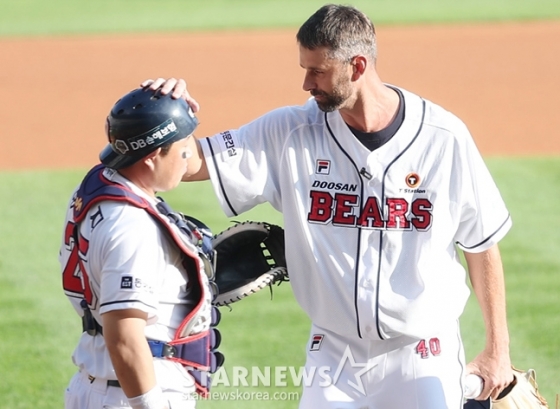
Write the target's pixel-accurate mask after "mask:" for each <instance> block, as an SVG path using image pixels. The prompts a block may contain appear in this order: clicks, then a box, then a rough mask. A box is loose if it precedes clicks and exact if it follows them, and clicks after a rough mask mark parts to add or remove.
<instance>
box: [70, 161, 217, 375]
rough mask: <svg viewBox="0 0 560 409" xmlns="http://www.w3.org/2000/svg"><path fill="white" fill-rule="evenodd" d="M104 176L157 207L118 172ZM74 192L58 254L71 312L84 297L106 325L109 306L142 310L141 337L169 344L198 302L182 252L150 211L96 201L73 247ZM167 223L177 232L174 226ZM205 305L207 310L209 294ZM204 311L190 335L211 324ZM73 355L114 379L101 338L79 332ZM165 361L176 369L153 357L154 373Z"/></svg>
mask: <svg viewBox="0 0 560 409" xmlns="http://www.w3.org/2000/svg"><path fill="white" fill-rule="evenodd" d="M103 175H104V176H105V177H106V178H107V179H109V180H111V181H113V182H116V183H119V184H121V185H123V186H125V187H126V188H128V189H130V190H131V191H132V192H134V193H135V194H136V195H138V196H140V197H142V198H145V199H146V200H148V202H149V203H150V204H151V205H152V206H153V207H154V209H156V207H155V205H156V203H157V200H156V199H153V198H151V197H149V196H148V195H146V194H145V193H144V192H143V191H141V190H140V189H139V188H138V187H136V186H135V185H134V184H133V183H131V182H130V181H128V180H127V179H125V178H124V177H122V176H121V175H120V174H118V173H117V172H115V171H112V170H109V169H105V170H104V172H103ZM76 191H77V190H76ZM76 191H75V192H74V193H73V195H72V198H71V200H70V203H69V204H68V209H67V214H66V220H65V229H64V232H65V233H64V237H63V240H62V244H61V247H60V255H59V261H60V264H61V268H62V279H63V286H64V292H65V294H66V295H67V297H68V299H69V300H70V302H71V303H72V305H73V306H74V308H75V309H76V312H77V313H78V314H79V315H80V316H82V315H83V311H82V309H81V307H80V301H81V300H82V299H84V298H85V299H86V301H87V302H88V304H89V305H90V308H91V311H92V313H93V316H94V317H95V320H96V321H97V322H98V323H99V324H100V325H101V326H103V315H102V314H104V313H106V312H108V311H112V310H117V309H129V308H133V309H139V310H141V311H144V312H146V313H147V314H148V322H147V324H148V325H147V326H146V330H145V334H146V338H149V339H152V340H160V341H166V342H168V341H171V340H172V339H173V337H174V335H175V332H176V329H177V328H178V327H179V326H180V324H181V322H182V320H183V319H184V318H185V316H186V315H187V313H188V312H189V311H191V310H192V308H193V307H194V304H195V301H196V299H194V300H193V299H192V298H193V297H189V294H188V291H189V290H188V282H187V278H186V277H187V276H186V273H185V269H184V267H183V264H182V260H183V259H182V257H183V256H182V253H181V251H180V250H179V248H178V247H177V245H176V244H175V243H174V242H173V241H172V239H171V238H170V237H169V236H168V234H167V233H166V232H165V231H164V230H163V228H162V226H160V225H158V223H157V222H156V221H155V220H154V218H153V217H152V216H150V215H149V214H148V212H147V211H145V210H143V209H141V208H138V207H136V206H133V205H131V204H128V203H126V202H116V201H101V202H98V203H96V204H94V205H93V206H92V208H91V209H90V210H89V211H88V213H87V215H86V216H85V218H84V219H83V221H82V222H81V223H80V239H79V242H80V243H79V245H78V246H77V247H75V246H74V238H73V236H72V226H73V225H74V224H73V221H74V217H73V210H74V206H75V205H76ZM164 219H165V217H164ZM171 227H172V228H173V229H175V230H176V231H177V233H178V234H179V235H181V233H180V232H179V230H178V229H177V228H176V227H175V226H174V225H171ZM184 242H185V243H184V244H185V245H186V246H190V247H192V252H193V254H198V250H197V249H196V248H195V246H194V245H192V244H191V243H190V241H189V240H185V241H184ZM77 248H79V252H78V251H76V250H77ZM200 265H202V263H200ZM82 268H83V269H85V270H86V272H87V277H88V280H87V282H86V283H85V287H83V284H82V273H81V269H82ZM201 275H204V274H201ZM207 304H208V307H209V306H210V299H208V300H207ZM201 314H206V315H207V316H206V317H201V318H202V319H199V320H198V322H205V323H206V324H204V325H205V326H204V327H200V328H196V325H199V326H200V324H195V328H193V330H192V333H197V332H200V331H202V330H205V329H207V327H208V325H207V323H209V322H210V310H209V308H206V309H202V312H201ZM72 359H73V361H74V363H75V364H76V365H77V366H78V367H79V368H80V369H82V370H84V371H85V372H86V373H87V374H89V375H92V376H94V377H96V378H102V379H116V375H115V373H114V369H113V366H112V364H111V360H110V357H109V354H108V351H107V348H106V346H105V341H104V338H103V336H102V335H97V336H90V335H87V334H86V333H83V334H82V336H81V338H80V340H79V343H78V345H77V347H76V349H75V351H74V354H73V356H72ZM169 365H173V366H178V367H180V365H178V364H175V363H173V362H171V361H167V362H165V360H156V366H155V369H156V374H157V373H158V371H160V370H164V369H163V368H164V367H166V366H169ZM175 370H176V369H175ZM180 372H181V373H182V374H183V376H185V377H189V376H190V375H188V374H187V372H186V371H183V370H181V371H180ZM178 381H180V380H179V379H178ZM191 384H192V382H191Z"/></svg>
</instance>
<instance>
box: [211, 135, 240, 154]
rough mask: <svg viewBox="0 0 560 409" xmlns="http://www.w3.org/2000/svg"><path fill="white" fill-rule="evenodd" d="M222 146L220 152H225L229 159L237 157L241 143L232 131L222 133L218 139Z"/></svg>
mask: <svg viewBox="0 0 560 409" xmlns="http://www.w3.org/2000/svg"><path fill="white" fill-rule="evenodd" d="M216 140H217V141H218V143H219V144H220V148H221V149H220V150H221V151H222V152H224V153H225V154H226V155H227V156H228V157H230V158H231V157H233V156H236V155H237V149H239V142H238V141H237V137H236V135H235V133H232V132H230V131H225V132H222V133H220V134H219V135H218V137H217V138H216Z"/></svg>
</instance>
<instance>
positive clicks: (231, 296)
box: [212, 221, 288, 306]
mask: <svg viewBox="0 0 560 409" xmlns="http://www.w3.org/2000/svg"><path fill="white" fill-rule="evenodd" d="M212 245H213V248H214V251H215V252H216V272H215V274H216V276H215V283H216V285H217V286H218V295H217V296H216V298H215V299H214V304H215V305H217V306H224V305H228V304H231V303H234V302H236V301H239V300H241V299H243V298H245V297H247V296H248V295H250V294H253V293H256V292H257V291H259V290H261V289H263V288H265V287H266V286H270V287H271V288H272V285H273V284H275V283H278V284H280V283H281V282H282V281H288V271H287V268H286V256H285V251H284V230H283V229H282V227H280V226H276V225H273V224H269V223H265V222H254V221H245V222H242V223H237V222H236V223H235V224H234V225H233V226H231V227H230V228H228V229H227V230H224V231H222V232H221V233H219V234H217V235H216V236H214V238H213V242H212Z"/></svg>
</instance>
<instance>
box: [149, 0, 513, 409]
mask: <svg viewBox="0 0 560 409" xmlns="http://www.w3.org/2000/svg"><path fill="white" fill-rule="evenodd" d="M297 40H298V43H299V52H300V65H301V67H302V68H303V69H304V70H305V76H304V81H303V88H304V90H306V91H309V92H310V93H311V95H312V98H310V99H309V100H308V101H307V103H306V104H305V105H303V106H292V107H284V108H280V109H276V110H274V111H272V112H269V113H267V114H265V115H264V116H262V117H260V118H258V119H256V120H254V121H253V122H251V123H249V124H247V125H245V126H242V127H240V128H239V129H236V130H229V131H226V132H222V133H220V134H218V135H215V136H213V137H211V138H206V139H200V140H198V141H197V140H195V139H192V140H191V146H192V147H193V150H194V149H195V148H196V147H198V150H197V152H198V155H194V156H193V157H192V158H191V161H190V162H189V168H188V171H187V174H186V175H185V178H184V180H193V179H194V180H201V179H207V178H210V179H211V180H212V183H213V185H214V189H215V192H216V194H217V196H218V199H219V202H220V204H221V205H222V207H223V209H224V211H225V213H226V214H227V215H228V216H236V215H238V214H240V213H243V212H245V211H247V210H249V209H251V208H252V207H254V206H256V205H258V204H260V203H263V202H269V203H271V204H272V206H273V207H274V208H275V209H277V210H279V211H281V212H282V213H283V215H284V229H285V235H286V246H287V247H286V257H287V261H288V271H289V274H290V281H291V283H292V287H293V291H294V293H295V296H296V298H297V301H298V302H299V304H301V306H302V307H303V309H304V310H305V311H306V312H307V314H308V315H309V317H310V318H311V320H312V328H311V336H310V341H309V344H308V348H307V350H308V352H307V361H306V370H307V373H308V374H310V373H315V374H317V373H318V371H319V368H322V370H323V372H321V373H322V374H328V375H329V377H326V376H322V377H317V376H316V377H314V378H313V382H312V383H311V384H310V385H305V386H304V391H303V397H302V400H301V403H300V408H302V409H311V408H319V407H320V408H332V409H335V408H336V409H340V408H354V409H358V408H360V409H362V408H370V409H380V408H383V409H386V408H407V409H415V408H416V409H443V408H448V409H449V408H453V409H459V408H462V406H463V402H464V394H463V386H464V385H463V383H464V379H465V376H466V374H467V373H469V372H473V373H476V374H478V375H480V376H481V377H482V378H483V379H484V381H485V383H484V389H483V391H482V393H481V394H480V395H479V396H478V398H479V399H486V398H488V397H489V396H493V397H496V396H497V395H498V393H499V392H500V390H501V389H503V388H504V387H505V386H506V385H507V384H509V382H510V381H511V380H512V371H511V365H510V358H509V346H508V345H509V335H508V329H507V323H506V311H505V295H504V291H505V290H504V280H503V271H502V265H501V260H500V253H499V250H498V245H497V243H498V241H499V240H500V239H502V238H503V237H504V235H505V234H506V232H507V231H508V229H509V228H510V225H511V220H510V215H509V213H508V211H507V209H506V207H505V205H504V203H503V201H502V198H501V196H500V193H499V192H498V189H497V187H496V185H495V183H494V182H493V180H492V178H491V175H490V173H489V172H488V170H487V168H486V166H485V164H484V162H483V160H482V158H481V155H480V154H479V152H478V150H477V148H476V146H475V143H474V142H473V139H472V137H471V135H470V134H469V131H468V129H467V127H466V126H465V124H463V122H461V120H460V119H458V118H457V117H456V116H454V115H453V114H451V113H449V112H447V111H446V110H444V109H443V108H441V107H439V106H437V105H436V104H434V103H432V102H430V101H428V100H426V99H423V98H421V97H419V96H417V95H414V94H412V93H410V92H408V91H406V90H405V89H402V88H399V87H396V86H392V85H388V84H385V83H383V82H382V81H381V79H380V78H379V76H378V74H377V71H376V68H375V63H376V57H377V56H376V37H375V31H374V27H373V25H372V23H371V21H370V20H369V19H368V18H367V17H366V16H365V15H364V14H363V13H361V12H360V11H358V10H356V9H354V8H352V7H346V6H338V5H327V6H324V7H322V8H321V9H319V10H318V11H317V12H316V13H315V14H314V15H312V16H311V17H310V18H309V19H308V20H307V21H306V22H305V23H304V24H303V26H302V27H301V28H300V30H299V32H298V34H297ZM142 85H143V86H146V87H149V86H151V87H155V88H157V87H159V86H161V85H163V92H169V93H172V95H173V96H174V97H176V98H180V97H181V98H184V99H186V100H187V101H188V102H189V104H190V105H191V106H192V107H193V109H195V110H196V109H198V104H197V103H196V101H195V100H194V99H193V98H192V97H191V96H190V95H189V94H188V92H187V90H186V85H185V82H184V81H183V80H178V81H177V80H175V79H173V78H171V79H168V80H164V79H162V78H160V79H157V80H155V81H151V80H147V81H145V82H144V83H143V84H142ZM195 144H196V145H197V146H195ZM458 249H460V250H462V251H463V252H464V254H465V257H466V261H467V264H468V274H469V277H470V281H471V282H472V285H473V288H474V292H475V294H476V296H477V298H478V300H479V303H480V306H481V308H482V312H483V317H484V321H485V324H486V339H487V342H486V347H485V349H484V350H483V351H482V352H481V353H480V354H479V355H478V356H477V357H476V358H475V359H474V361H473V362H472V363H470V365H469V367H468V368H467V365H466V364H465V357H464V352H463V345H462V341H461V336H460V330H459V325H458V319H459V316H460V315H461V313H462V311H463V308H464V306H465V302H466V300H467V298H468V296H469V290H468V287H467V284H466V271H465V269H464V268H463V267H462V265H461V263H460V261H459V255H458ZM325 368H327V369H328V370H326V371H325ZM314 370H315V372H313V371H314ZM326 378H328V379H326Z"/></svg>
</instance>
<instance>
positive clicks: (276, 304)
mask: <svg viewBox="0 0 560 409" xmlns="http://www.w3.org/2000/svg"><path fill="white" fill-rule="evenodd" d="M322 4H323V2H317V1H311V0H307V1H298V0H287V1H285V2H278V1H271V0H260V1H259V0H253V1H249V0H241V1H226V0H207V1H205V2H203V3H202V2H195V1H192V0H173V1H172V0H162V1H156V0H136V1H135V2H130V1H124V0H111V1H109V0H97V1H95V2H87V3H86V2H76V1H72V0H52V1H49V2H45V1H43V0H0V10H1V11H2V12H1V13H0V36H32V35H61V34H67V33H75V34H87V33H92V32H140V31H143V32H147V31H161V30H196V29H230V28H236V29H240V28H241V29H245V28H256V27H283V26H297V25H299V24H300V23H301V22H302V21H303V20H304V19H305V18H306V17H307V16H308V15H309V14H310V13H312V12H313V11H314V10H315V9H316V8H318V7H319V6H320V5H322ZM352 4H355V5H356V6H358V7H360V8H362V9H363V10H364V11H366V12H367V13H368V14H369V15H370V16H372V18H373V19H374V21H376V22H378V23H382V24H396V23H434V22H445V23H455V22H459V21H486V20H495V21H501V20H509V19H521V20H523V19H546V18H560V2H558V1H557V0H554V1H551V0H535V1H531V2H529V1H526V0H509V1H508V0H472V1H470V2H460V1H457V0H425V1H418V0H399V1H389V0H376V1H371V0H357V1H354V2H352ZM286 9H289V10H290V12H289V13H286V12H285V10H286ZM488 164H489V167H490V170H491V172H492V174H493V175H494V176H495V178H496V181H497V183H498V185H499V187H500V189H501V190H502V193H503V196H504V199H505V200H506V203H507V204H508V207H509V208H510V211H511V213H512V217H513V220H514V227H513V229H512V231H511V232H510V234H509V235H508V236H507V237H506V238H505V239H504V240H503V241H502V243H501V249H502V254H503V259H504V266H505V270H506V280H507V291H508V294H507V295H508V315H509V325H510V333H511V355H512V358H513V362H514V363H515V364H516V365H517V366H518V367H520V368H528V367H533V368H535V369H536V370H537V373H538V376H539V378H538V380H539V385H540V387H541V390H542V392H543V394H544V396H545V397H546V398H547V399H548V400H549V402H551V407H553V405H554V397H555V394H556V393H560V372H559V371H558V368H560V356H559V354H558V353H557V351H558V347H559V346H560V303H558V294H560V278H558V275H557V274H558V272H559V271H560V257H559V256H558V253H556V252H557V251H559V249H558V243H560V212H558V210H557V201H558V198H559V197H560V158H558V157H543V158H488ZM0 167H1V164H0ZM84 171H85V169H80V170H57V171H45V172H36V171H34V172H31V171H18V172H11V171H1V172H0V197H1V198H2V201H0V214H1V217H0V397H1V399H0V409H3V408H10V409H28V408H29V409H43V408H45V409H47V408H48V409H50V408H60V407H62V396H63V392H64V388H65V386H66V384H67V382H68V379H69V378H70V376H71V375H72V374H73V373H74V369H75V368H74V367H73V365H72V363H71V362H70V355H71V352H72V349H73V348H74V346H75V343H76V341H77V339H78V337H79V335H80V323H79V319H78V317H77V316H75V314H74V312H73V310H72V309H71V307H70V304H69V303H68V301H67V300H66V299H65V297H64V296H63V294H62V290H61V287H60V273H59V266H58V262H57V253H58V247H59V240H60V234H61V228H62V221H63V216H64V215H63V213H64V208H65V205H66V201H67V199H68V195H69V194H70V192H71V190H72V189H73V187H74V186H75V185H76V184H77V183H78V182H79V180H80V179H81V176H82V174H83V172H84ZM164 197H165V198H166V199H167V200H168V201H170V202H171V204H172V205H173V206H174V207H176V208H177V209H180V210H182V211H185V212H188V213H189V214H191V215H193V216H195V217H198V218H200V219H201V220H204V221H205V222H206V223H207V224H208V225H209V226H210V227H211V228H212V229H213V230H214V231H220V230H222V229H224V228H226V227H227V226H228V225H229V224H230V223H231V221H230V220H228V219H227V218H226V217H225V216H223V215H222V213H221V211H220V210H219V207H218V204H217V202H216V200H215V198H214V195H213V193H212V191H211V187H210V185H209V184H208V183H191V184H184V185H182V186H180V187H179V188H178V189H176V190H175V191H173V192H170V193H168V194H165V195H164ZM239 219H241V220H244V219H252V220H267V221H270V222H276V223H281V217H280V215H279V214H278V213H277V212H275V211H273V210H272V209H271V208H270V207H268V206H262V207H261V208H258V209H255V210H253V211H251V212H250V213H248V214H245V215H243V217H240V218H239ZM270 298H271V295H270V293H269V292H267V291H262V292H260V293H259V294H256V295H254V296H252V297H250V298H248V299H246V300H244V301H243V302H241V303H238V304H236V305H234V306H233V308H232V310H231V311H229V310H228V309H223V321H222V324H221V331H222V333H223V339H224V340H223V347H222V348H221V349H222V350H223V352H224V353H225V355H226V366H227V368H228V371H230V373H229V375H230V376H229V379H230V380H231V379H232V377H233V374H231V368H233V367H247V368H251V367H253V366H255V367H259V368H264V367H265V366H270V367H273V368H274V367H277V368H279V367H283V366H293V367H298V366H300V365H302V364H303V362H304V356H305V350H304V348H305V342H306V339H307V336H308V326H309V322H308V319H307V318H306V317H305V316H304V314H303V313H302V312H301V310H300V309H299V307H298V306H297V305H296V303H295V301H294V299H293V296H292V294H291V290H290V286H289V284H283V285H281V286H280V287H274V290H273V294H272V300H271V299H270ZM257 323H258V324H257ZM462 331H463V335H464V340H465V345H466V350H467V357H468V358H472V357H473V356H474V355H475V353H476V352H477V351H479V350H480V349H481V348H482V346H483V343H484V339H483V334H484V329H483V326H482V321H481V318H480V312H479V310H478V307H477V304H476V302H474V300H473V299H472V298H471V300H470V301H469V303H468V305H467V309H466V312H465V314H464V316H463V318H462ZM270 351H272V352H270ZM288 379H290V378H289V377H288ZM235 389H236V388H233V387H228V386H227V384H225V382H222V383H221V384H220V385H218V387H217V388H215V389H214V391H217V392H233V391H235ZM242 390H243V391H249V392H257V391H259V392H268V393H271V394H272V393H273V392H275V391H277V390H278V389H277V388H273V387H263V386H260V387H252V386H251V385H249V386H247V387H244V388H242ZM281 391H282V392H286V391H294V392H298V391H299V388H297V387H296V386H293V385H288V386H287V387H285V388H282V390H281ZM263 403H264V406H266V407H267V408H273V409H280V408H296V407H297V401H295V400H278V401H271V402H263V401H262V400H257V399H253V400H242V401H240V400H237V401H234V400H231V399H230V400H229V401H227V402H225V401H219V400H214V401H205V402H202V403H201V404H200V405H199V407H200V408H203V409H204V408H212V409H214V408H215V409H217V408H220V409H224V408H247V409H250V408H261V407H262V406H263Z"/></svg>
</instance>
